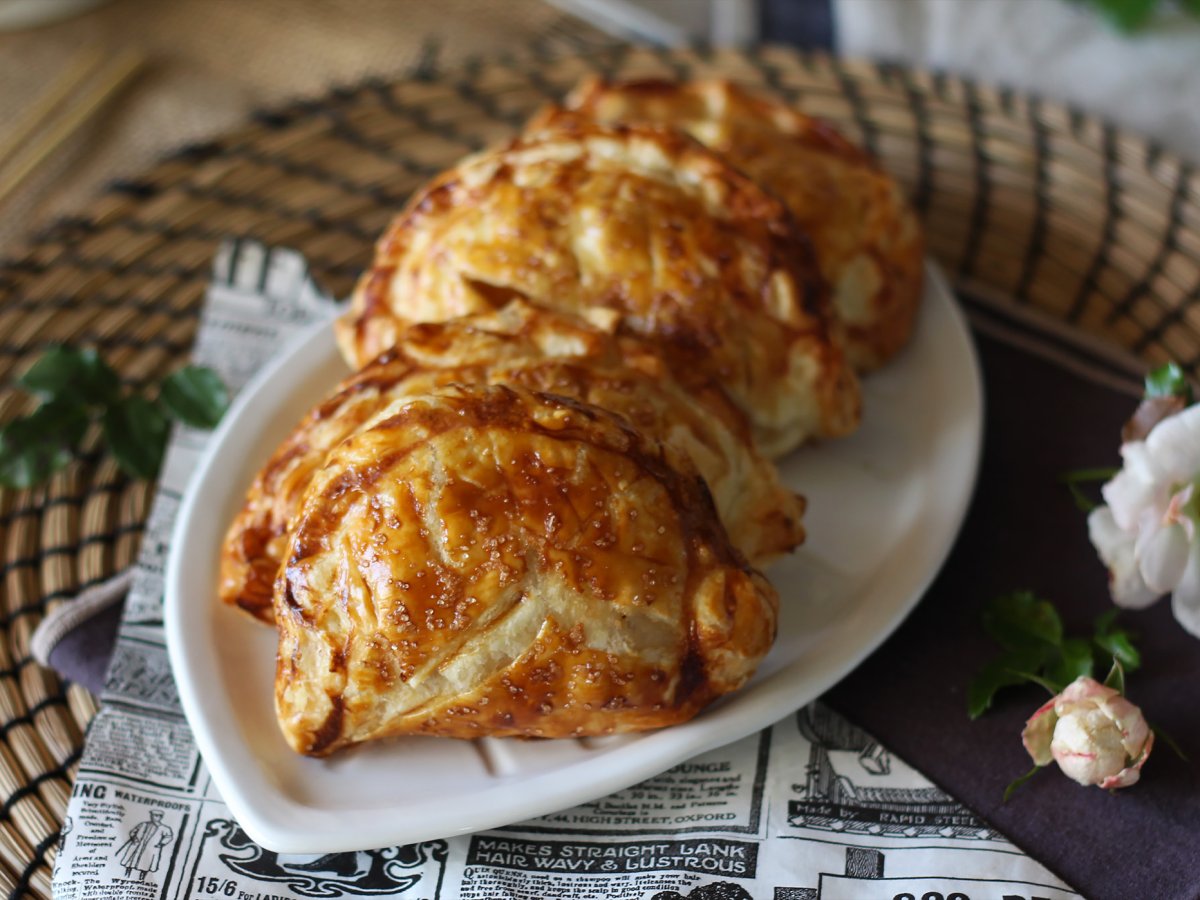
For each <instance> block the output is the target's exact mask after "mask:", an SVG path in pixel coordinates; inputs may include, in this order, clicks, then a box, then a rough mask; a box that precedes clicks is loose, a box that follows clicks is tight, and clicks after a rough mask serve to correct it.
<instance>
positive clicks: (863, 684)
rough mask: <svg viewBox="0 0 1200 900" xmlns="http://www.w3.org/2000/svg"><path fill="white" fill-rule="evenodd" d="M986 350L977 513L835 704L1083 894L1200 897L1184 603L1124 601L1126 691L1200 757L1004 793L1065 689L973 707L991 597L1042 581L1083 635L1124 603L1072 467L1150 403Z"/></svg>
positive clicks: (1013, 354) (1197, 656) (1161, 756)
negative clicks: (1138, 773) (1115, 781)
mask: <svg viewBox="0 0 1200 900" xmlns="http://www.w3.org/2000/svg"><path fill="white" fill-rule="evenodd" d="M977 345H978V347H979V350H980V355H981V357H982V362H983V369H984V379H985V395H986V398H987V401H986V402H987V419H986V429H987V430H986V433H985V437H984V453H983V462H982V466H981V468H980V473H979V484H978V487H977V488H976V493H975V498H974V502H973V503H972V506H971V511H970V513H969V515H968V518H967V522H966V525H965V526H964V528H963V531H962V534H961V535H960V536H959V539H958V542H957V544H956V546H955V548H954V550H953V552H952V553H951V555H950V559H949V561H948V562H947V564H946V566H945V568H944V569H943V570H942V573H941V575H940V576H939V577H938V579H937V581H936V582H935V583H934V585H933V586H932V588H931V589H930V591H929V592H928V594H927V595H926V596H925V598H924V599H923V600H922V601H921V603H920V605H919V606H918V607H917V609H916V611H915V612H914V613H913V615H912V616H911V617H910V618H909V619H908V620H907V621H906V622H905V623H904V625H902V626H901V627H900V629H899V630H898V631H897V632H896V633H895V634H894V635H893V636H892V637H891V638H890V639H889V640H888V641H887V642H886V643H885V644H884V645H883V646H882V647H881V648H880V649H879V650H878V651H877V652H876V653H875V654H874V655H872V656H871V658H870V659H868V660H867V662H866V663H864V664H863V665H862V666H860V667H859V668H858V669H856V670H855V671H854V672H853V673H852V674H851V675H850V676H849V677H847V678H846V679H845V680H844V681H843V682H841V684H839V685H838V686H837V687H835V688H834V689H833V690H832V691H831V692H830V693H829V694H828V695H827V696H826V698H825V700H826V702H827V703H829V704H830V705H831V706H833V707H834V708H835V709H837V710H838V711H840V712H841V713H843V714H844V715H845V716H846V717H847V718H849V719H851V720H852V721H854V722H855V723H856V724H858V725H860V726H862V727H863V728H864V729H865V730H867V731H869V732H870V733H871V734H872V735H873V736H874V737H875V738H877V739H878V740H879V741H880V742H881V743H882V744H883V745H884V746H885V747H888V748H889V749H891V750H892V751H893V752H894V753H896V754H897V755H898V756H900V757H902V758H903V759H905V760H907V761H908V762H909V763H911V764H912V765H913V766H915V767H916V768H918V769H920V770H921V771H922V772H923V773H924V774H925V775H926V776H928V777H929V778H930V780H932V781H933V782H934V783H936V784H937V785H938V786H939V787H941V788H942V789H943V790H945V791H947V792H948V793H949V794H951V795H952V796H954V797H955V798H957V799H958V800H960V801H962V802H963V803H965V804H966V805H967V806H969V807H971V808H972V809H973V810H975V812H977V813H978V814H979V815H980V816H981V817H982V818H984V819H986V820H987V821H988V822H990V823H991V824H992V825H994V826H995V827H996V829H997V830H999V831H1001V832H1003V833H1004V834H1005V835H1006V836H1007V837H1008V838H1010V839H1011V840H1012V841H1013V842H1014V843H1015V844H1017V846H1019V847H1020V848H1021V849H1023V850H1025V851H1026V852H1027V853H1029V855H1031V856H1033V857H1034V858H1035V859H1037V860H1039V861H1040V862H1042V863H1043V864H1045V865H1046V866H1047V867H1048V868H1050V869H1051V870H1052V871H1054V872H1055V874H1057V875H1058V876H1059V877H1060V878H1062V879H1063V880H1064V881H1066V882H1067V884H1070V885H1071V886H1073V887H1074V888H1075V889H1076V890H1078V891H1080V892H1081V893H1083V894H1084V896H1086V897H1089V898H1092V900H1109V898H1112V900H1135V898H1136V900H1196V898H1197V897H1200V768H1198V767H1197V762H1200V640H1197V639H1196V638H1194V637H1191V636H1189V635H1188V634H1187V633H1186V632H1185V631H1184V630H1183V629H1182V628H1180V627H1179V626H1178V625H1177V624H1176V622H1175V619H1174V618H1173V616H1172V615H1171V611H1170V608H1169V601H1168V600H1166V599H1164V600H1161V601H1159V602H1158V603H1157V604H1156V605H1155V606H1153V607H1152V608H1150V609H1149V610H1145V611H1142V612H1126V613H1123V614H1122V617H1121V621H1122V622H1123V623H1124V624H1126V625H1127V626H1128V627H1130V628H1132V629H1133V630H1135V631H1136V632H1138V634H1139V635H1140V640H1138V642H1137V646H1138V647H1139V648H1140V649H1141V650H1142V654H1143V658H1144V662H1143V666H1142V668H1141V669H1140V670H1139V671H1137V672H1135V673H1132V674H1131V675H1130V676H1129V680H1128V685H1127V695H1128V696H1129V698H1130V699H1131V700H1132V701H1133V702H1134V703H1137V704H1138V705H1139V706H1141V707H1142V709H1143V711H1144V712H1145V714H1146V717H1147V718H1148V719H1149V721H1150V722H1151V724H1152V725H1155V726H1157V727H1159V728H1162V729H1163V730H1164V731H1166V732H1167V733H1168V734H1169V735H1170V736H1171V737H1172V738H1174V739H1175V740H1176V741H1177V742H1178V743H1179V744H1180V745H1181V747H1182V748H1183V749H1184V751H1185V752H1186V753H1187V755H1188V757H1189V759H1190V760H1192V761H1191V762H1184V761H1182V760H1181V759H1180V758H1179V757H1178V756H1176V755H1175V754H1174V753H1173V752H1172V751H1171V749H1170V748H1169V747H1167V745H1166V743H1165V742H1163V741H1159V742H1158V745H1157V746H1156V747H1155V748H1154V751H1153V753H1152V755H1151V757H1150V759H1149V761H1148V762H1147V763H1146V767H1145V769H1144V770H1143V773H1142V780H1141V782H1140V783H1139V784H1137V785H1135V786H1134V787H1132V788H1128V789H1125V790H1121V791H1116V792H1114V793H1112V794H1110V793H1108V792H1106V791H1101V790H1100V789H1099V788H1094V787H1089V788H1084V787H1080V786H1078V785H1076V784H1075V783H1074V782H1072V781H1069V780H1068V779H1067V778H1066V777H1065V776H1063V775H1061V774H1060V773H1059V772H1058V770H1057V768H1054V767H1051V768H1049V769H1047V770H1045V771H1043V772H1041V773H1040V774H1039V775H1038V776H1037V777H1036V778H1034V779H1033V780H1032V781H1030V782H1029V783H1027V784H1026V785H1025V786H1024V787H1022V788H1021V789H1020V790H1019V791H1017V792H1016V793H1015V794H1014V795H1013V797H1012V799H1011V800H1009V802H1008V803H1004V802H1003V798H1004V789H1005V786H1006V785H1008V783H1009V782H1010V781H1012V780H1013V779H1014V778H1016V777H1017V776H1018V775H1021V774H1022V773H1024V772H1026V771H1027V770H1028V769H1029V767H1030V765H1031V761H1030V759H1029V757H1028V755H1027V754H1026V753H1025V750H1024V749H1023V748H1022V746H1021V740H1020V733H1021V729H1022V728H1023V727H1024V723H1025V720H1026V719H1027V718H1028V717H1029V716H1030V715H1032V714H1033V712H1034V711H1035V710H1036V709H1037V708H1038V706H1040V705H1041V704H1042V703H1043V702H1044V701H1045V700H1046V699H1047V697H1048V695H1047V694H1046V692H1045V691H1043V690H1041V689H1040V688H1036V687H1028V688H1012V689H1009V690H1006V691H1005V692H1003V693H1001V694H1000V695H998V697H997V700H998V702H997V704H996V705H995V706H994V707H993V709H992V710H991V711H990V712H988V713H986V714H985V715H984V716H983V717H982V718H980V719H979V720H977V721H975V722H971V721H969V720H968V718H967V714H966V690H965V689H966V685H967V683H968V682H969V681H970V679H971V676H972V675H973V674H974V673H975V672H976V671H977V670H978V669H979V667H980V666H981V665H982V664H983V663H984V662H986V661H987V660H988V659H990V658H991V657H993V656H995V655H996V653H997V650H996V647H995V646H994V645H993V644H992V643H991V642H990V640H989V638H988V637H987V635H986V634H985V633H984V632H983V629H982V628H981V626H980V623H979V620H980V611H981V609H982V607H983V604H984V603H986V602H987V601H988V600H989V599H990V598H991V597H994V596H995V595H997V594H1000V593H1004V592H1008V591H1011V590H1013V589H1015V588H1029V589H1031V590H1034V591H1036V592H1037V593H1038V594H1039V595H1041V596H1043V597H1046V598H1047V599H1050V600H1053V601H1054V603H1055V604H1056V605H1057V606H1058V608H1059V610H1060V611H1061V612H1062V614H1063V619H1064V625H1065V628H1066V631H1067V632H1068V633H1081V634H1084V635H1086V634H1089V633H1090V628H1091V622H1092V620H1093V619H1094V618H1095V617H1096V616H1097V615H1099V614H1100V613H1102V612H1104V611H1105V610H1107V609H1109V608H1111V601H1110V600H1109V595H1108V589H1107V572H1106V571H1105V569H1104V567H1103V565H1102V564H1101V563H1100V562H1099V561H1098V560H1097V557H1096V553H1095V551H1094V550H1093V549H1092V547H1091V544H1090V543H1089V542H1088V538H1087V524H1086V515H1085V514H1084V513H1082V512H1080V511H1079V510H1078V509H1077V508H1076V507H1075V504H1074V502H1073V501H1072V499H1071V496H1070V495H1069V493H1068V492H1067V491H1066V489H1065V488H1063V487H1062V486H1061V485H1060V484H1059V483H1058V478H1059V476H1060V475H1061V474H1062V473H1063V472H1065V471H1067V470H1070V469H1075V468H1084V467H1093V466H1107V465H1118V464H1119V462H1120V459H1119V456H1118V452H1117V447H1118V443H1119V440H1120V430H1121V425H1122V423H1123V422H1124V421H1125V419H1127V418H1128V416H1129V415H1130V414H1131V413H1132V411H1133V407H1134V405H1135V401H1134V400H1133V399H1131V398H1130V397H1127V396H1124V395H1122V394H1119V393H1117V392H1116V391H1113V390H1111V389H1108V388H1104V387H1099V386H1097V385H1096V384H1095V383H1093V382H1091V381H1089V380H1087V379H1085V378H1083V377H1080V376H1077V375H1074V374H1071V373H1069V372H1068V371H1066V370H1064V369H1063V368H1061V367H1059V366H1057V365H1055V364H1052V363H1050V362H1047V361H1045V360H1043V359H1040V358H1038V357H1036V356H1033V355H1031V354H1029V353H1027V352H1024V351H1022V350H1018V349H1014V348H1013V347H1011V346H1006V345H1004V344H1001V343H999V342H997V341H994V340H991V339H988V338H978V339H977Z"/></svg>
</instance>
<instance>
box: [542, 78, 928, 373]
mask: <svg viewBox="0 0 1200 900" xmlns="http://www.w3.org/2000/svg"><path fill="white" fill-rule="evenodd" d="M566 105H567V106H568V108H570V109H571V110H573V111H574V112H575V113H577V114H579V115H583V116H585V117H587V118H589V119H591V120H595V121H599V122H652V123H656V124H659V125H664V126H670V127H673V128H679V129H682V130H683V131H686V132H687V133H688V134H690V135H691V136H692V137H694V138H696V139H697V140H699V141H701V142H702V143H704V144H705V145H706V146H708V147H711V148H712V149H714V150H716V151H718V152H719V153H721V154H722V155H723V156H724V157H725V158H726V159H728V160H729V161H730V162H731V163H732V164H733V165H734V166H736V167H737V168H738V169H740V170H741V171H743V172H745V173H746V174H747V175H749V176H750V177H751V178H753V179H754V180H755V181H757V182H758V183H759V184H761V185H762V186H763V187H765V188H767V189H768V190H770V191H772V192H774V193H775V194H777V195H778V196H779V197H780V198H781V199H783V201H784V202H786V203H787V205H788V207H789V208H790V209H791V211H792V214H793V215H794V216H795V217H796V220H797V221H798V222H799V224H800V226H801V227H802V228H804V229H805V230H806V231H807V232H808V234H809V237H810V238H811V240H812V243H813V249H814V250H815V252H816V259H817V263H818V264H819V266H820V269H821V272H822V274H823V275H824V276H825V278H826V280H827V281H828V282H829V284H830V286H831V289H832V296H833V306H834V309H835V310H836V312H837V314H838V316H839V317H840V319H841V321H842V323H843V325H844V326H845V330H846V348H847V352H848V355H849V358H850V361H851V363H852V364H853V365H854V366H855V367H856V368H857V369H858V370H859V371H865V370H868V369H873V368H876V367H878V366H879V365H881V364H883V363H884V362H886V361H887V360H888V359H890V358H891V357H892V356H893V355H895V354H896V353H897V352H898V351H899V350H900V349H901V348H902V347H903V346H904V345H905V343H907V341H908V338H909V335H910V334H911V332H912V327H913V320H914V318H915V315H916V311H917V308H918V306H919V303H920V299H921V291H922V271H923V269H922V266H923V257H924V239H923V237H922V232H921V228H920V225H919V223H918V221H917V218H916V216H915V215H914V213H913V211H912V209H911V207H910V206H909V204H908V202H907V201H906V200H905V198H904V195H903V193H902V192H901V190H900V188H899V186H898V185H897V184H896V182H895V181H894V180H893V179H892V178H891V177H890V176H888V175H887V173H885V172H884V171H883V170H882V169H881V168H880V167H879V165H878V164H877V163H875V161H874V160H872V159H871V157H870V156H869V155H868V154H866V153H865V152H864V151H862V150H860V149H859V148H858V147H856V146H854V145H853V144H851V143H850V142H849V141H847V140H846V139H845V138H843V137H842V136H841V135H840V134H838V133H837V132H836V131H835V130H834V129H833V128H832V127H831V126H829V125H828V124H826V123H825V122H822V121H821V120H819V119H815V118H812V117H811V116H806V115H804V114H803V113H800V112H798V111H796V110H794V109H792V108H791V107H789V106H787V105H786V104H783V103H780V102H778V101H776V100H771V99H767V98H764V97H758V96H754V95H751V94H749V93H747V92H745V91H743V90H741V89H739V88H737V87H735V86H733V85H731V84H729V83H728V82H725V81H690V82H667V81H634V82H625V83H615V84H610V83H606V82H604V81H603V80H601V79H599V78H589V79H588V80H587V81H585V82H584V83H583V84H581V85H580V86H579V87H578V88H576V90H575V91H574V92H573V93H572V94H571V95H570V96H569V97H568V99H567V101H566ZM555 118H556V114H555V113H553V112H551V113H548V114H543V115H542V116H541V117H540V119H539V120H536V121H535V122H534V123H533V124H532V125H531V126H530V127H531V128H537V127H541V126H544V125H547V124H550V123H552V122H553V121H555Z"/></svg>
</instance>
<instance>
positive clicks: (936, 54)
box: [768, 0, 1200, 161]
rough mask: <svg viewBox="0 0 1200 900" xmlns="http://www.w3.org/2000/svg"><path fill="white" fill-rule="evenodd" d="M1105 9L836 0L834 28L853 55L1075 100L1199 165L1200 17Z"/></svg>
mask: <svg viewBox="0 0 1200 900" xmlns="http://www.w3.org/2000/svg"><path fill="white" fill-rule="evenodd" d="M768 5H773V4H770V3H768ZM1117 5H1120V4H1117ZM1124 5H1126V6H1128V5H1129V4H1128V3H1126V4H1124ZM1099 6H1100V5H1099V4H1098V3H1095V2H1088V3H1084V2H1079V0H971V2H967V3H964V2H962V0H833V11H834V19H835V25H834V32H835V40H836V44H837V48H838V50H839V52H841V53H843V54H845V55H847V56H862V57H869V58H873V59H885V60H891V61H895V62H904V63H909V64H912V65H917V66H921V67H924V68H932V69H939V70H945V71H948V72H953V73H955V74H957V75H964V76H968V77H971V78H974V79H977V80H979V81H981V82H985V83H989V84H995V85H1001V86H1004V87H1009V88H1015V89H1017V90H1021V91H1026V92H1029V93H1031V94H1034V95H1037V96H1040V97H1045V98H1048V99H1053V100H1058V101H1060V102H1065V103H1069V104H1072V105H1074V106H1078V107H1080V108H1082V109H1085V110H1087V111H1088V112H1090V113H1092V114H1095V115H1099V116H1102V117H1103V118H1105V119H1108V120H1109V121H1111V122H1114V123H1115V124H1117V125H1120V126H1122V127H1123V128H1126V129H1128V130H1130V131H1136V132H1139V133H1141V134H1143V135H1145V136H1147V137H1149V138H1152V139H1154V140H1156V141H1158V142H1159V143H1161V144H1162V145H1163V146H1164V147H1166V148H1167V149H1169V150H1171V151H1173V152H1174V153H1177V154H1179V155H1180V156H1182V157H1183V158H1184V159H1188V160H1192V161H1195V160H1197V159H1200V150H1198V149H1197V148H1198V147H1200V115H1197V110H1198V109H1200V19H1197V18H1196V17H1195V16H1191V15H1187V14H1186V13H1185V12H1184V11H1183V6H1184V4H1182V3H1181V4H1167V3H1159V4H1158V5H1157V7H1156V8H1155V12H1154V14H1153V15H1151V16H1150V17H1149V18H1148V20H1147V21H1146V22H1145V24H1144V26H1142V27H1139V28H1137V29H1136V30H1134V31H1131V32H1128V33H1123V32H1121V31H1118V30H1117V28H1116V27H1114V25H1113V24H1112V22H1111V21H1109V20H1107V19H1105V17H1104V16H1103V15H1102V14H1101V12H1100V8H1099Z"/></svg>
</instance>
